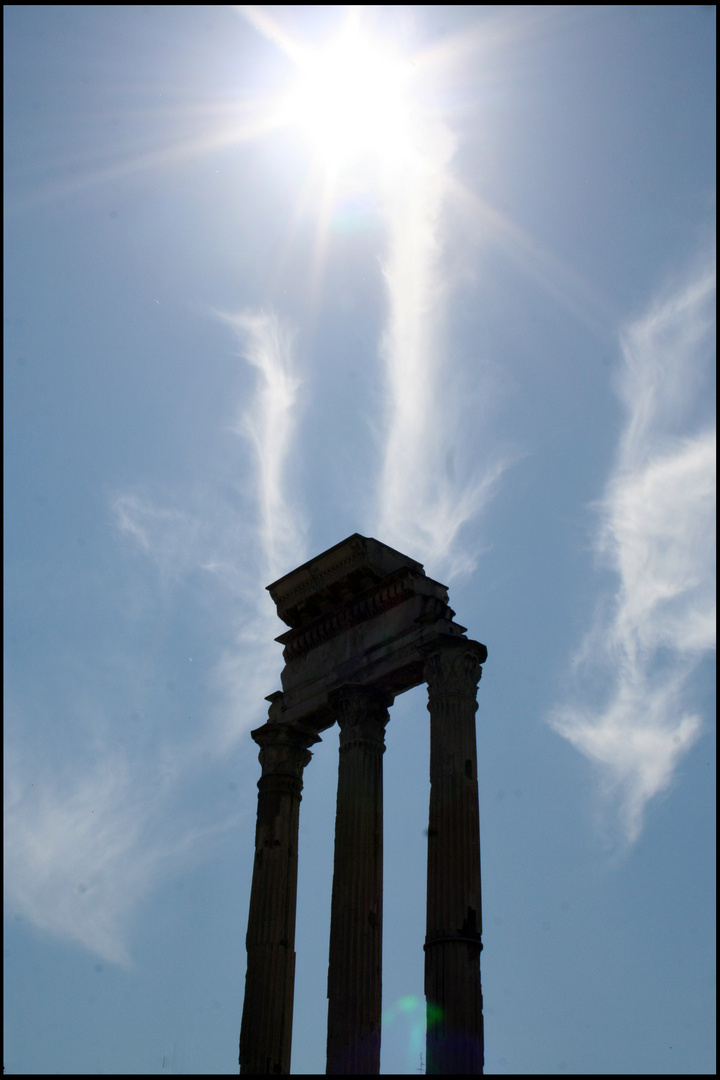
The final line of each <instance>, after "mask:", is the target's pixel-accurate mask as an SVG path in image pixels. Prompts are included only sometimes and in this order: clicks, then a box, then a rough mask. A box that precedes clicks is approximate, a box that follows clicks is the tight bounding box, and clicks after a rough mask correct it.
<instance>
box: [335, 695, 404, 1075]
mask: <svg viewBox="0 0 720 1080" xmlns="http://www.w3.org/2000/svg"><path fill="white" fill-rule="evenodd" d="M391 703H392V698H391V697H389V696H386V695H384V694H381V693H378V692H376V691H372V690H368V689H363V688H361V687H346V688H344V689H343V690H342V691H340V692H339V693H338V694H337V696H336V697H335V699H334V706H335V708H336V712H337V719H338V723H339V725H340V761H339V768H338V791H337V816H336V819H335V865H334V872H333V890H332V915H331V923H330V961H329V968H328V1040H327V1072H328V1073H353V1074H364V1075H370V1074H374V1073H379V1071H380V1019H381V1011H382V869H383V850H382V840H383V838H382V819H383V803H382V756H383V753H384V752H385V743H384V736H385V724H386V723H387V721H388V711H387V707H388V705H390V704H391Z"/></svg>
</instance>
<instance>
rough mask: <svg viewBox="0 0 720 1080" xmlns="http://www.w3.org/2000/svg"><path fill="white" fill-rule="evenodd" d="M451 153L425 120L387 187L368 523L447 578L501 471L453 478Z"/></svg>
mask: <svg viewBox="0 0 720 1080" xmlns="http://www.w3.org/2000/svg"><path fill="white" fill-rule="evenodd" d="M454 151H455V139H454V136H453V135H452V133H451V132H450V131H449V129H448V128H447V127H446V126H445V125H444V124H442V123H440V122H433V123H430V122H426V123H425V124H423V125H422V127H421V128H420V129H419V130H417V131H416V132H415V133H414V139H413V145H412V147H411V150H410V152H409V153H408V154H407V155H406V157H405V160H404V161H403V163H402V167H401V168H400V169H398V170H397V171H396V172H394V173H393V174H392V176H390V177H389V178H386V182H385V186H384V192H383V202H384V210H385V216H386V220H387V226H388V233H389V252H388V255H387V256H386V258H385V260H384V263H383V272H384V276H385V281H386V285H387V293H388V299H389V313H388V321H387V327H386V331H385V334H384V337H383V341H382V346H381V357H382V360H383V362H384V365H385V374H386V387H387V402H386V426H385V438H384V444H383V450H382V456H383V463H382V468H381V475H380V481H379V489H378V498H377V510H376V515H375V520H374V522H373V524H374V527H375V530H376V535H377V536H378V537H379V538H380V539H382V540H383V541H385V542H387V543H390V544H393V545H395V546H397V547H399V548H400V549H401V550H403V551H408V552H409V553H411V554H413V555H414V556H415V557H416V558H418V559H420V560H421V561H422V562H425V563H428V564H430V565H431V566H432V567H433V568H435V570H434V572H438V571H439V570H442V573H443V574H444V575H445V576H447V577H448V578H449V579H452V578H453V577H454V576H455V575H456V574H458V573H467V572H469V571H471V570H472V569H473V567H474V565H475V556H476V555H477V552H475V553H471V552H469V551H466V550H463V549H462V546H461V545H460V543H459V533H460V530H461V528H462V527H463V525H464V524H465V523H466V522H468V521H469V520H470V519H471V518H472V517H473V516H474V515H476V514H477V513H478V512H479V511H480V509H481V508H482V507H483V506H484V505H485V504H486V503H487V501H488V500H489V499H490V498H491V497H492V494H493V492H494V489H495V487H496V484H497V481H498V479H499V477H500V475H501V473H502V472H503V470H504V468H505V467H506V465H507V462H506V461H503V460H501V459H500V458H499V457H498V456H496V457H495V458H491V459H489V461H488V462H487V463H486V465H485V467H484V469H482V470H474V471H473V470H471V471H470V475H469V476H465V477H462V476H458V475H456V472H455V462H456V456H457V452H458V450H460V449H462V447H461V445H460V444H459V442H458V437H459V434H460V432H459V430H458V429H459V427H460V426H461V425H460V424H459V416H460V414H461V408H460V403H461V402H462V401H463V398H466V396H467V395H466V394H464V393H463V390H462V389H461V386H460V384H459V382H457V381H456V380H455V379H453V378H451V374H450V372H451V365H450V362H449V357H448V355H447V348H446V346H445V344H444V341H443V335H442V324H443V319H444V316H445V305H446V300H447V294H448V290H449V285H448V275H447V274H446V272H445V268H444V265H443V259H444V255H445V251H444V244H445V242H446V239H447V238H446V232H447V230H446V226H445V221H444V207H445V202H446V200H447V197H448V193H449V192H450V190H451V181H450V179H449V176H448V174H447V172H446V167H447V166H448V164H449V163H450V160H451V158H452V156H453V154H454ZM465 404H466V402H465ZM463 434H464V435H465V436H466V437H467V435H468V434H469V433H468V432H467V431H465V432H464V433H463ZM460 458H462V454H460Z"/></svg>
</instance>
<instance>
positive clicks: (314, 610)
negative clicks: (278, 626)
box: [267, 533, 423, 627]
mask: <svg viewBox="0 0 720 1080" xmlns="http://www.w3.org/2000/svg"><path fill="white" fill-rule="evenodd" d="M399 569H410V570H416V571H418V572H419V573H421V574H422V572H423V568H422V566H421V564H420V563H418V562H415V560H414V559H410V558H409V557H408V556H407V555H403V554H402V553H401V552H400V551H396V550H395V549H394V548H391V547H388V546H387V544H381V543H380V541H379V540H374V539H373V538H372V537H370V536H361V535H360V533H353V535H352V536H348V538H347V540H342V541H341V542H340V543H339V544H335V546H334V547H331V548H328V550H327V551H324V552H323V553H322V555H317V556H316V557H315V558H314V559H310V560H309V561H308V562H306V563H303V565H302V566H298V568H297V569H296V570H292V571H291V572H290V573H289V574H285V576H284V577H281V578H279V580H278V581H274V582H273V583H272V585H268V587H267V588H268V592H269V593H270V595H271V596H272V598H273V600H274V602H275V606H276V607H277V611H278V615H279V616H280V618H281V619H282V620H283V622H285V623H287V624H288V626H292V627H302V626H306V625H307V624H308V623H310V622H313V621H314V620H315V619H316V618H318V617H319V616H321V615H323V614H325V613H326V612H332V611H335V610H336V609H337V608H338V607H341V606H342V605H343V604H345V603H346V602H347V600H349V599H351V598H352V597H353V596H357V595H358V594H360V593H361V592H363V591H364V590H365V589H366V588H367V587H368V586H369V585H374V584H375V583H376V582H378V581H382V580H383V579H384V578H387V577H388V576H389V575H390V574H392V573H394V572H395V571H396V570H399Z"/></svg>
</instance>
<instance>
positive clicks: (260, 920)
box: [240, 694, 320, 1075]
mask: <svg viewBox="0 0 720 1080" xmlns="http://www.w3.org/2000/svg"><path fill="white" fill-rule="evenodd" d="M271 697H272V703H271V705H270V720H269V721H268V723H267V724H264V725H263V727H260V728H257V729H256V730H255V731H253V732H252V736H253V739H254V740H255V742H257V743H258V744H259V745H260V747H261V750H260V754H259V757H260V763H261V765H262V770H263V771H262V776H261V778H260V780H259V781H258V810H257V826H256V830H255V865H254V867H253V880H252V889H251V893H250V913H249V916H248V929H247V937H246V945H247V954H248V964H247V974H246V976H245V1000H244V1003H243V1016H242V1027H241V1032H240V1072H241V1073H247V1074H251V1075H253V1074H254V1075H266V1074H268V1073H289V1072H290V1053H291V1040H292V1017H293V996H294V987H295V911H296V900H297V870H298V813H299V807H300V800H301V791H302V774H303V769H304V767H305V765H307V763H308V762H309V761H310V758H311V757H312V754H311V753H310V751H309V750H308V747H309V746H312V745H313V743H316V742H319V741H320V740H319V737H318V736H317V734H316V733H315V732H314V731H312V730H311V729H308V728H303V727H301V726H300V725H297V724H293V725H289V724H286V723H283V721H282V694H273V695H271Z"/></svg>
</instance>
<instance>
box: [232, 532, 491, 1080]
mask: <svg viewBox="0 0 720 1080" xmlns="http://www.w3.org/2000/svg"><path fill="white" fill-rule="evenodd" d="M268 590H269V592H270V595H271V597H272V599H273V601H274V602H275V605H276V607H277V611H278V615H279V616H280V618H281V619H282V620H283V621H284V622H285V623H286V624H287V625H288V626H289V627H290V629H289V630H287V631H286V632H285V633H284V634H282V635H281V636H280V637H279V638H278V639H277V640H278V641H279V642H280V643H281V644H282V645H283V646H284V652H283V656H284V660H285V667H284V669H283V672H282V687H283V689H282V691H278V692H276V693H274V694H270V695H269V697H268V699H267V700H268V701H269V702H270V708H269V716H268V721H267V723H265V724H263V726H262V727H259V728H257V729H256V730H255V731H253V732H252V737H253V739H254V740H255V742H256V743H257V744H258V745H259V746H260V754H259V759H260V764H261V766H262V776H261V778H260V780H259V781H258V810H257V828H256V837H255V863H254V869H253V879H252V890H251V897H250V912H249V917H248V930H247V938H246V943H247V954H248V959H247V975H246V981H245V1000H244V1007H243V1016H242V1028H241V1034H240V1072H241V1073H248V1074H268V1073H289V1072H290V1053H291V1036H292V1016H293V993H294V982H295V909H296V899H297V870H298V825H299V809H300V799H301V791H302V784H303V770H304V768H305V766H306V765H307V764H308V762H309V761H310V759H311V757H312V754H311V752H310V747H311V746H313V744H315V743H317V742H319V741H320V732H322V731H326V730H327V729H328V728H330V727H332V725H333V724H334V723H336V722H337V724H338V726H339V728H340V754H339V769H338V791H337V813H336V819H335V857H334V867H333V887H332V913H331V922H330V956H329V968H328V1032H327V1073H328V1074H333V1073H346V1074H366V1075H368V1074H374V1073H378V1072H379V1071H380V1021H381V1007H382V1006H381V995H382V888H383V884H382V875H383V857H382V845H383V801H382V800H383V787H382V756H383V753H384V750H385V742H384V739H385V725H386V724H387V722H388V720H389V713H388V709H389V708H390V706H391V705H392V703H393V701H394V699H395V697H397V695H398V694H402V693H403V692H404V691H405V690H409V689H411V687H414V686H418V685H419V684H420V683H423V682H424V683H427V687H428V706H427V707H428V710H429V712H430V815H429V823H428V862H427V933H426V937H425V944H424V950H425V996H426V1001H427V1021H428V1023H427V1043H426V1069H427V1072H428V1073H434V1074H440V1073H448V1074H458V1073H465V1074H479V1073H482V1071H483V1015H482V990H481V985H480V950H481V949H482V944H481V894H480V824H479V811H478V782H477V753H476V742H475V712H476V709H477V686H478V682H479V680H480V676H481V673H482V672H481V664H483V663H484V661H485V659H486V657H487V649H486V648H485V646H484V645H481V644H480V643H479V642H477V641H472V640H470V639H468V638H467V637H466V636H465V627H463V626H459V625H458V624H457V623H455V622H453V616H454V614H455V613H454V611H453V610H452V609H451V608H450V607H449V605H448V591H447V589H446V587H445V586H444V585H441V584H440V583H439V582H437V581H433V580H432V579H431V578H429V577H427V576H426V575H425V572H424V569H423V567H422V565H421V564H420V563H418V562H416V561H415V560H414V559H411V558H409V557H408V556H407V555H403V554H401V553H400V552H399V551H395V550H394V549H393V548H391V547H388V546H387V545H385V544H382V543H380V542H379V541H378V540H374V539H372V538H369V537H364V536H360V535H359V534H358V533H355V534H353V535H352V536H349V537H348V538H347V539H346V540H343V541H342V542H341V543H339V544H336V545H335V546H334V547H332V548H330V549H329V550H328V551H325V552H323V554H321V555H318V556H317V557H316V558H314V559H311V560H310V561H309V562H307V563H304V564H303V565H302V566H300V567H298V568H297V569H296V570H293V571H292V572H291V573H289V574H286V575H285V576H284V577H282V578H280V579H279V581H276V582H274V584H272V585H269V586H268Z"/></svg>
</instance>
